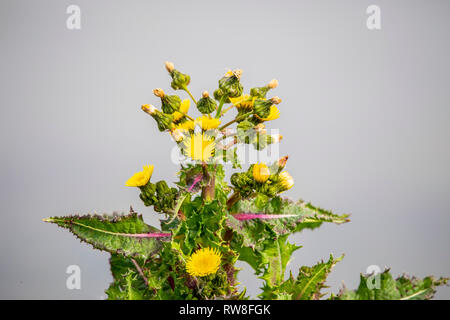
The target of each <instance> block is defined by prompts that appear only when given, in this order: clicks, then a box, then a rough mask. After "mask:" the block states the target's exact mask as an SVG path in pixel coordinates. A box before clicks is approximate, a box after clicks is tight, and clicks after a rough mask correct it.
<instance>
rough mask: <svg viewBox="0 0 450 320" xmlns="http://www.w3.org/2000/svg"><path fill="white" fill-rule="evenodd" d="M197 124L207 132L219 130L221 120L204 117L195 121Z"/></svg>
mask: <svg viewBox="0 0 450 320" xmlns="http://www.w3.org/2000/svg"><path fill="white" fill-rule="evenodd" d="M195 123H196V124H198V125H199V126H200V127H201V128H202V129H203V130H205V131H206V130H211V129H217V127H218V126H219V125H220V120H219V119H216V118H210V117H208V116H205V115H203V116H201V117H198V118H197V119H195Z"/></svg>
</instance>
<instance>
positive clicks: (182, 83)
mask: <svg viewBox="0 0 450 320" xmlns="http://www.w3.org/2000/svg"><path fill="white" fill-rule="evenodd" d="M166 69H167V71H168V72H169V74H170V76H171V77H172V83H171V84H170V86H171V87H172V88H173V89H174V90H183V89H184V88H186V87H187V86H188V85H189V83H190V82H191V77H190V76H189V75H187V74H184V73H181V72H180V71H178V70H176V69H175V67H174V65H173V63H172V62H168V61H167V62H166Z"/></svg>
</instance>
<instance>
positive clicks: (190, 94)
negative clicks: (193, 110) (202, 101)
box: [183, 86, 197, 104]
mask: <svg viewBox="0 0 450 320" xmlns="http://www.w3.org/2000/svg"><path fill="white" fill-rule="evenodd" d="M183 90H184V91H186V92H187V94H188V95H189V96H190V97H191V99H192V101H194V103H195V104H197V100H195V98H194V96H193V95H192V93H191V92H190V91H189V89H188V88H187V87H186V86H184V87H183Z"/></svg>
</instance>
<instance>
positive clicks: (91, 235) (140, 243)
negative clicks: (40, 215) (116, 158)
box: [44, 212, 170, 258]
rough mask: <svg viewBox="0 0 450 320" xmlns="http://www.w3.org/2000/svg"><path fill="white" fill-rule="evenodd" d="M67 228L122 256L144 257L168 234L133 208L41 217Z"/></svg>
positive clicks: (96, 246) (102, 248) (156, 249)
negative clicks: (120, 212) (118, 212)
mask: <svg viewBox="0 0 450 320" xmlns="http://www.w3.org/2000/svg"><path fill="white" fill-rule="evenodd" d="M44 221H46V222H51V223H55V224H57V225H58V226H60V227H63V228H66V229H69V230H70V231H71V232H72V233H73V234H74V235H75V236H77V237H78V238H79V239H80V240H81V241H84V242H87V243H89V244H91V245H93V246H94V247H95V248H97V249H100V250H105V251H108V252H111V253H119V254H123V255H125V256H135V257H142V258H146V257H148V256H150V255H151V254H153V253H155V252H156V251H158V250H159V248H160V243H161V239H163V238H165V237H168V236H170V234H169V233H161V232H160V231H159V230H157V229H156V228H154V227H151V226H149V225H147V224H145V223H144V221H143V219H142V216H141V215H138V214H137V213H135V212H130V214H128V215H115V216H107V215H103V216H100V215H84V216H77V215H73V216H67V217H51V218H47V219H44Z"/></svg>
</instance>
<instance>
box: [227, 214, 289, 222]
mask: <svg viewBox="0 0 450 320" xmlns="http://www.w3.org/2000/svg"><path fill="white" fill-rule="evenodd" d="M295 216H296V215H295V214H262V213H237V214H234V215H233V217H235V218H236V219H238V220H239V221H244V220H252V219H281V218H291V217H295Z"/></svg>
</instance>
